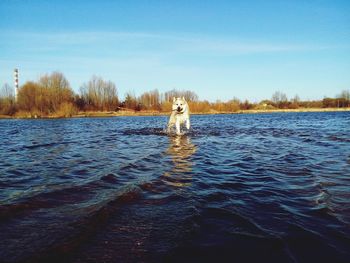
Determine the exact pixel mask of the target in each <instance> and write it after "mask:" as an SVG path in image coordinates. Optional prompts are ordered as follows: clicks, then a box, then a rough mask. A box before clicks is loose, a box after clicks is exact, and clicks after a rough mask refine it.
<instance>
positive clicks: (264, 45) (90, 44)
mask: <svg viewBox="0 0 350 263" xmlns="http://www.w3.org/2000/svg"><path fill="white" fill-rule="evenodd" d="M3 35H4V36H5V39H7V41H8V42H9V43H14V42H17V43H18V42H19V41H20V40H21V41H25V43H27V44H26V46H24V47H23V48H24V49H27V48H30V49H33V48H34V49H38V50H39V49H40V50H47V51H54V50H55V49H64V48H72V49H74V48H75V49H77V50H78V51H79V48H80V47H84V48H88V49H89V48H91V49H92V48H97V49H98V48H100V46H102V47H104V48H106V49H109V50H113V48H115V49H116V50H117V49H118V51H120V52H123V50H126V51H129V50H135V52H137V53H139V52H145V53H147V52H153V53H157V52H158V53H165V54H166V53H173V52H177V53H185V54H194V55H196V54H204V55H205V54H210V55H215V54H216V55H245V54H258V53H277V52H278V53H283V52H304V51H321V50H325V49H332V48H337V47H336V46H331V45H318V44H299V43H271V42H266V41H257V40H255V41H249V40H232V39H227V38H215V39H214V38H208V37H205V36H204V37H203V36H199V37H192V36H187V35H176V34H174V35H170V34H153V33H143V32H63V33H60V32H58V33H36V32H33V33H31V32H24V33H19V32H7V33H6V32H5V33H3ZM39 44H40V45H39ZM38 45H39V46H38Z"/></svg>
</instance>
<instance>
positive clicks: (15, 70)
mask: <svg viewBox="0 0 350 263" xmlns="http://www.w3.org/2000/svg"><path fill="white" fill-rule="evenodd" d="M13 78H14V82H15V101H17V95H18V69H17V68H15V69H14V71H13Z"/></svg>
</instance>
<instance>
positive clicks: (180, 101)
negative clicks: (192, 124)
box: [172, 97, 188, 114]
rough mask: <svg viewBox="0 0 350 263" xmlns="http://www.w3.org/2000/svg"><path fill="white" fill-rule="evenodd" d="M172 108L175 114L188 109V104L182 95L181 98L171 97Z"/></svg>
mask: <svg viewBox="0 0 350 263" xmlns="http://www.w3.org/2000/svg"><path fill="white" fill-rule="evenodd" d="M172 110H173V111H175V112H176V113H177V114H181V113H184V112H186V111H187V110H188V104H187V101H186V100H185V98H184V97H182V98H175V97H174V98H173V107H172Z"/></svg>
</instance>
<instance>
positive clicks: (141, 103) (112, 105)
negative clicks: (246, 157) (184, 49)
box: [0, 72, 350, 118]
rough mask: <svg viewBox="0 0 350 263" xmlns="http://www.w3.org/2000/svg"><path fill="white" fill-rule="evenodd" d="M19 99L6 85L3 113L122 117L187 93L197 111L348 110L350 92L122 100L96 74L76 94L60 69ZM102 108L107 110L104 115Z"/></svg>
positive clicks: (156, 109)
mask: <svg viewBox="0 0 350 263" xmlns="http://www.w3.org/2000/svg"><path fill="white" fill-rule="evenodd" d="M17 96H18V97H17V101H15V95H14V90H13V88H12V87H10V86H9V85H8V84H4V85H3V86H2V87H1V89H0V116H1V117H4V116H15V117H24V118H40V117H72V116H77V115H78V116H90V115H93V116H97V115H101V116H102V115H103V116H119V115H131V114H135V113H137V112H139V113H144V114H150V115H156V114H161V113H165V112H169V111H170V109H171V104H172V98H173V97H185V99H186V100H187V101H188V103H189V105H190V109H191V112H192V113H233V112H242V111H245V112H256V111H284V110H290V111H295V110H298V109H299V110H305V109H314V108H318V109H319V108H337V109H339V108H348V107H350V92H349V91H347V90H346V91H343V92H342V93H341V94H339V95H338V96H336V98H324V99H323V100H320V101H301V100H300V98H299V96H298V95H296V96H295V97H294V98H292V99H288V98H287V96H286V94H284V93H282V92H280V91H277V92H275V93H274V94H273V95H272V97H271V100H263V101H261V102H260V103H251V102H249V101H248V100H245V101H240V100H239V99H237V98H233V99H231V100H228V101H226V102H222V101H219V100H218V101H216V102H214V103H211V102H209V101H206V100H204V101H200V100H199V99H198V95H197V94H196V93H194V92H192V91H188V90H185V91H179V90H175V89H172V90H169V91H167V92H165V93H160V92H159V91H158V90H157V89H155V90H151V91H148V92H144V93H143V94H141V95H140V96H136V95H135V94H134V93H133V92H127V94H126V95H125V98H124V100H119V98H118V92H117V88H116V86H115V84H114V83H113V82H111V81H105V80H103V79H102V78H101V77H98V76H93V77H92V78H91V79H90V80H89V81H88V82H86V83H84V84H83V85H82V86H81V88H80V93H79V94H74V92H73V90H72V89H71V87H70V84H69V82H68V80H67V79H66V78H65V76H64V75H63V74H62V73H60V72H53V73H51V74H45V75H43V76H42V77H40V78H39V80H38V81H28V82H26V83H24V84H23V85H22V86H21V87H20V88H19V91H18V95H17ZM98 112H104V114H99V113H98Z"/></svg>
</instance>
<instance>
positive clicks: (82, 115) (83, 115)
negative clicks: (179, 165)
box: [0, 108, 350, 119]
mask: <svg viewBox="0 0 350 263" xmlns="http://www.w3.org/2000/svg"><path fill="white" fill-rule="evenodd" d="M343 111H350V108H299V109H273V110H261V109H259V110H239V111H235V112H227V111H210V112H192V113H191V114H192V115H215V114H264V113H265V114H266V113H293V112H343ZM168 115H170V112H158V111H133V110H130V111H116V112H114V111H102V112H100V111H87V112H79V113H78V114H76V115H72V116H70V117H59V116H54V115H53V116H44V117H35V116H9V115H0V119H61V118H96V117H133V116H168Z"/></svg>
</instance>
